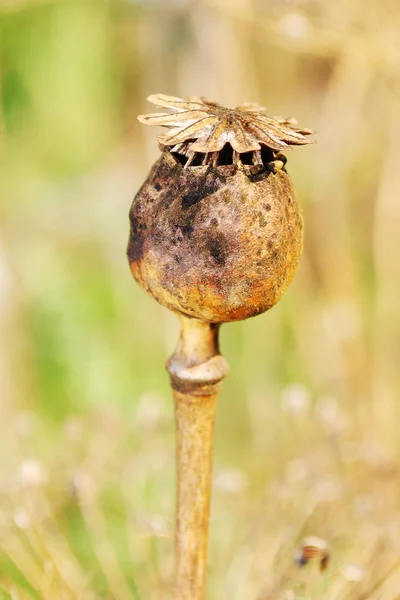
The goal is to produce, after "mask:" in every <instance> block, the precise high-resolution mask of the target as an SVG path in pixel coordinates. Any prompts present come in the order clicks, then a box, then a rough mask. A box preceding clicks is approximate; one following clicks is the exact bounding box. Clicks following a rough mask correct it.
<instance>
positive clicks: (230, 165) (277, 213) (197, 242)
mask: <svg viewBox="0 0 400 600" xmlns="http://www.w3.org/2000/svg"><path fill="white" fill-rule="evenodd" d="M149 100H150V101H151V102H153V103H154V104H156V105H157V106H160V107H163V108H164V107H165V108H168V109H169V110H170V112H168V113H155V114H150V115H143V116H140V117H138V118H139V120H140V121H141V122H142V123H146V124H149V125H161V126H163V127H165V128H168V131H167V132H166V133H163V134H161V135H160V136H159V137H158V141H159V143H160V147H161V150H162V154H161V156H160V158H159V160H158V161H157V162H156V164H155V165H154V166H153V168H152V170H151V172H150V174H149V176H148V178H147V179H146V181H145V182H144V184H143V185H142V187H141V189H140V190H139V192H138V194H137V195H136V197H135V199H134V201H133V204H132V208H131V212H130V223H131V230H130V238H129V244H128V258H129V262H130V266H131V270H132V274H133V276H134V277H135V279H136V280H137V281H138V283H139V284H140V285H141V286H142V287H143V288H144V289H146V290H147V291H148V292H149V293H150V294H151V295H152V296H153V297H154V298H155V299H156V300H157V301H158V302H160V303H161V304H163V305H164V306H166V307H167V308H169V309H171V310H173V311H175V312H177V313H180V314H183V315H186V316H190V317H195V318H198V319H201V320H203V321H208V322H211V323H223V322H227V321H235V320H240V319H245V318H247V317H251V316H254V315H257V314H259V313H262V312H264V311H266V310H268V309H269V308H271V307H272V306H273V305H274V304H275V303H276V302H277V301H278V300H279V298H280V297H281V296H282V294H283V293H284V291H285V290H286V288H287V286H288V285H289V283H290V282H291V280H292V278H293V276H294V273H295V271H296V269H297V266H298V263H299V260H300V256H301V252H302V241H303V234H302V230H303V226H302V219H301V215H300V211H299V207H298V205H297V202H296V200H295V197H294V194H293V190H292V186H291V183H290V180H289V177H288V175H287V173H286V169H285V163H286V158H285V157H284V156H283V155H282V154H281V151H282V150H286V149H287V150H289V149H290V148H292V147H293V146H295V145H303V144H307V143H309V142H310V141H311V140H310V138H309V135H310V134H311V133H312V132H311V131H310V130H309V129H300V128H298V127H297V125H296V122H295V120H293V119H284V118H281V117H268V116H266V115H265V114H264V112H263V109H262V108H261V107H259V106H257V105H254V104H247V105H243V106H240V107H237V108H235V109H230V108H225V107H223V106H220V105H219V104H216V103H214V102H210V101H208V100H205V99H203V98H196V97H192V98H190V100H189V101H186V100H183V99H181V98H174V97H170V96H164V95H161V94H159V95H155V96H150V97H149Z"/></svg>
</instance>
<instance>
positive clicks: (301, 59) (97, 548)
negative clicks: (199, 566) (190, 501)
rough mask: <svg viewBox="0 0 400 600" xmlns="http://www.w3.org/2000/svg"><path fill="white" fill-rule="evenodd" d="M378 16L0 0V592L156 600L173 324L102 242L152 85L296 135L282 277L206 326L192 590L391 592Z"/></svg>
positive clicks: (389, 22) (397, 331)
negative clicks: (254, 313)
mask: <svg viewBox="0 0 400 600" xmlns="http://www.w3.org/2000/svg"><path fill="white" fill-rule="evenodd" d="M399 30H400V8H399V6H398V4H397V3H396V2H391V1H390V0H383V1H379V2H378V0H372V1H371V2H369V3H368V4H366V3H364V2H361V0H341V1H340V2H336V3H332V5H328V4H327V3H325V2H323V1H322V0H321V1H318V0H304V1H299V0H287V1H285V2H281V3H276V2H272V1H271V0H232V1H230V2H223V1H222V0H199V1H197V2H195V1H190V0H174V1H170V2H162V1H161V0H158V1H157V0H152V1H150V0H148V1H147V2H145V1H144V0H143V1H142V2H140V1H137V2H133V1H131V2H129V1H128V0H126V1H122V0H79V1H78V0H53V1H48V2H46V1H44V0H0V98H1V109H0V198H1V199H0V400H1V405H0V408H1V422H0V448H1V459H0V503H1V510H0V536H1V541H0V547H1V550H2V552H1V554H0V583H1V587H2V589H3V592H1V593H2V594H3V595H1V596H0V597H1V598H5V599H7V600H8V599H12V600H15V599H17V598H18V599H21V600H25V599H26V598H45V599H47V598H49V599H50V598H51V599H53V598H60V599H63V598H71V597H72V598H85V599H86V598H118V599H125V598H127V597H132V598H137V599H139V598H141V599H142V598H145V599H146V600H148V599H150V600H151V599H153V598H154V599H157V600H160V599H161V598H164V597H165V598H167V597H169V590H170V584H171V573H172V564H173V563H172V554H173V550H172V548H173V539H172V532H173V526H172V522H173V514H174V485H175V484H174V451H173V419H172V402H171V399H170V391H169V387H168V380H167V376H166V373H165V371H164V369H163V363H164V362H165V360H166V359H167V357H168V355H169V354H170V353H171V352H172V349H173V347H174V344H175V341H176V339H177V333H178V329H177V323H176V322H175V318H174V317H173V316H172V315H169V314H167V311H165V310H164V309H162V308H161V307H159V306H158V305H156V303H155V302H154V301H153V300H152V299H151V298H149V297H147V296H146V294H145V293H144V292H143V291H142V290H140V289H139V288H138V287H137V286H136V284H135V283H134V282H133V280H132V278H131V276H130V274H129V269H128V265H127V261H126V258H125V248H126V243H127V237H128V219H127V214H128V210H129V206H130V202H131V200H132V197H133V196H134V193H135V191H136V190H137V189H138V187H139V185H140V184H141V182H142V181H143V180H144V178H145V176H146V174H147V172H148V170H149V168H150V166H151V164H152V162H153V161H154V160H155V158H156V156H157V153H158V150H157V144H156V140H155V132H153V131H147V130H146V131H145V130H144V129H145V128H142V127H141V126H140V125H139V124H137V122H136V115H137V114H138V113H142V112H145V111H146V110H147V107H146V102H145V98H146V96H147V95H148V94H150V93H158V92H163V93H167V94H168V93H169V94H173V95H178V96H189V95H205V96H208V97H210V98H212V99H215V100H218V101H220V102H222V103H226V104H228V105H235V104H240V103H243V102H246V101H256V102H259V103H260V104H263V105H265V106H267V107H268V111H269V112H270V113H271V114H284V115H290V114H295V115H296V117H298V119H299V122H300V124H301V125H304V126H306V127H312V128H314V129H315V130H316V131H317V144H316V145H315V146H314V147H312V148H303V149H299V150H297V151H296V152H294V153H293V155H291V156H289V163H288V169H289V172H290V174H291V176H292V178H293V181H294V183H295V186H296V188H297V193H298V198H299V200H300V202H301V203H302V205H303V208H304V218H305V224H306V245H305V253H304V258H303V261H302V266H301V268H300V270H299V273H298V275H297V276H296V279H295V282H294V283H293V285H292V287H291V289H290V290H289V291H288V293H287V294H286V297H285V298H284V299H283V300H282V301H281V303H280V305H279V306H277V307H276V308H274V309H273V310H272V311H271V313H268V314H265V315H263V316H260V317H258V318H257V319H253V320H249V321H248V322H244V323H236V324H231V325H226V326H224V327H223V329H222V349H223V353H224V355H225V356H226V357H227V359H228V361H229V363H230V366H231V373H230V375H229V378H228V379H227V381H226V383H225V385H224V388H223V393H222V396H221V402H220V407H219V416H218V423H217V432H216V453H215V463H216V478H215V490H214V508H213V523H212V533H211V559H210V586H209V588H210V598H230V599H232V600H236V599H237V600H239V598H240V599H241V598H255V599H256V598H257V600H263V599H264V598H265V599H266V598H271V597H277V598H282V599H286V600H289V599H295V598H313V599H314V598H329V599H332V600H334V599H337V598H359V599H361V598H380V599H383V600H394V599H395V598H396V597H398V596H396V594H398V590H399V588H400V572H398V571H396V570H393V568H392V567H393V564H396V561H397V557H398V555H399V551H400V539H399V535H398V531H399V530H400V517H399V511H398V506H399V505H398V489H399V481H400V480H399V473H398V464H399V456H400V448H399V436H398V426H397V424H398V422H399V417H400V415H399V406H398V400H399V396H400V393H399V392H400V380H399V377H398V365H399V363H400V305H399V302H398V297H399V292H400V266H399V265H400V262H399V260H398V258H399V253H400V236H399V235H398V231H399V230H400V202H399V197H400V171H399V167H398V165H399V164H400V153H399V152H400V151H399V147H398V135H399V132H400V108H399V107H400V101H399V91H400V87H399V81H400V79H399V74H400V44H399V34H398V32H399ZM310 534H312V535H314V534H316V535H320V536H322V537H324V538H326V539H327V540H328V541H329V543H330V546H331V554H332V558H331V566H330V568H329V570H328V572H327V573H325V574H320V573H319V571H318V569H317V570H315V569H314V570H313V568H312V566H311V568H310V569H308V567H307V568H306V569H305V570H304V569H303V570H301V569H298V567H297V566H296V565H295V564H293V560H292V555H293V551H294V549H295V548H296V545H297V544H298V543H299V540H300V539H301V538H302V536H304V535H310ZM348 562H351V563H353V562H357V563H360V564H361V565H362V566H363V569H364V570H363V571H362V578H361V579H362V580H361V581H359V582H357V581H355V580H354V577H355V575H354V574H353V575H354V577H353V581H351V580H350V579H351V578H350V579H349V577H350V576H349V575H348V576H345V575H343V572H344V571H343V565H345V564H346V563H348ZM391 569H392V570H391ZM360 572H361V571H360ZM346 577H347V579H346ZM274 594H275V596H273V595H274ZM291 594H292V595H291ZM363 594H364V595H363Z"/></svg>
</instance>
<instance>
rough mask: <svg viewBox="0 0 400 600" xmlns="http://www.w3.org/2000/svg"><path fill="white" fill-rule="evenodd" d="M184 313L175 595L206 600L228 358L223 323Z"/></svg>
mask: <svg viewBox="0 0 400 600" xmlns="http://www.w3.org/2000/svg"><path fill="white" fill-rule="evenodd" d="M179 318H180V321H181V333H180V337H179V340H178V345H177V347H176V350H175V352H174V354H173V355H172V357H171V358H170V360H169V361H168V363H167V369H168V371H169V374H170V376H171V385H172V389H173V393H174V398H175V418H176V439H177V444H176V450H177V479H178V486H177V487H178V490H177V517H176V567H175V592H174V600H189V599H190V600H204V598H205V587H206V567H207V542H208V529H209V515H210V495H211V478H212V452H213V440H214V422H215V413H216V407H217V400H218V392H219V387H220V383H221V381H222V379H223V378H224V377H225V375H226V374H227V372H228V364H227V362H226V360H225V359H224V357H223V356H221V354H220V353H219V346H218V333H219V327H220V326H219V325H217V324H212V323H206V322H203V321H199V320H198V319H192V318H188V317H184V316H180V317H179Z"/></svg>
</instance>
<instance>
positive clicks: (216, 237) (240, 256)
mask: <svg viewBox="0 0 400 600" xmlns="http://www.w3.org/2000/svg"><path fill="white" fill-rule="evenodd" d="M149 100H151V102H154V103H155V104H157V105H158V106H163V107H167V108H169V109H170V110H171V113H167V114H152V115H147V116H142V117H139V120H140V121H142V122H144V123H148V124H150V125H162V126H164V127H168V128H169V129H170V130H169V131H168V133H166V134H164V135H161V136H159V138H158V140H159V142H160V144H161V149H162V155H161V157H160V159H159V160H158V161H157V163H156V164H155V165H154V167H153V169H152V171H151V173H150V175H149V177H148V178H147V180H146V181H145V183H144V184H143V186H142V188H141V189H140V190H139V192H138V194H137V195H136V198H135V199H134V201H133V204H132V208H131V213H130V220H131V232H130V238H129V244H128V257H129V262H130V266H131V270H132V273H133V275H134V277H135V279H136V280H137V281H138V282H139V283H140V284H141V285H142V286H143V287H144V288H145V289H146V290H147V291H148V292H149V293H150V294H151V295H152V296H154V298H155V299H156V300H158V302H160V303H161V304H163V305H164V306H166V307H167V308H169V309H171V310H173V311H174V312H176V313H178V315H179V316H180V321H181V333H180V337H179V340H178V345H177V347H176V350H175V352H174V354H173V355H172V357H171V358H170V360H169V361H168V363H167V369H168V371H169V374H170V376H171V385H172V388H173V391H174V397H175V416H176V431H177V436H176V437H177V467H178V468H177V470H178V493H177V520H176V567H175V591H174V599H175V600H188V599H189V598H190V600H204V597H205V585H206V564H207V537H208V522H209V514H210V490H211V473H212V446H213V433H214V419H215V412H216V405H217V399H218V391H219V384H220V382H221V381H222V379H223V378H224V376H225V375H226V373H227V372H228V365H227V362H226V360H225V359H224V358H223V356H221V354H220V352H219V347H218V331H219V326H220V324H221V323H224V322H227V321H235V320H239V319H246V318H247V317H251V316H253V315H256V314H259V313H261V312H264V311H265V310H267V309H269V308H271V306H273V305H274V304H275V303H276V302H277V301H278V300H279V298H280V296H281V295H282V294H283V292H284V291H285V289H286V287H287V286H288V284H289V283H290V281H291V279H292V277H293V275H294V272H295V270H296V268H297V265H298V262H299V259H300V255H301V250H302V221H301V217H300V213H299V209H298V206H297V204H296V201H295V199H294V196H293V192H292V188H291V185H290V181H289V178H288V176H287V174H286V171H285V170H284V165H285V162H286V159H285V158H284V157H283V156H282V155H281V154H279V152H280V151H281V150H282V149H284V148H289V147H290V146H291V145H299V144H306V143H308V142H309V140H308V139H307V137H306V136H307V135H308V134H310V133H311V132H310V131H309V130H306V129H303V130H302V129H298V128H297V127H296V126H295V123H294V122H293V121H289V120H286V119H280V118H271V117H267V116H266V115H264V114H263V112H262V109H261V108H260V107H257V106H255V105H245V106H242V107H238V108H236V109H228V108H224V107H222V106H220V105H218V104H215V103H213V102H209V101H207V100H204V99H203V98H191V99H190V100H189V101H188V102H187V101H185V100H182V99H180V98H173V97H170V96H163V95H161V94H159V95H157V96H150V98H149ZM193 317H195V318H193Z"/></svg>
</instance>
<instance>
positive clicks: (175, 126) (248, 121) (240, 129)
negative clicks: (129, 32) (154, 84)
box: [138, 94, 313, 154]
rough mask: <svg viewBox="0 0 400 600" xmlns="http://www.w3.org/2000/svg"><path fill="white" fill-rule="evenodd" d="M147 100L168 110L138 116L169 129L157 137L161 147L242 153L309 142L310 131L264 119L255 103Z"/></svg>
mask: <svg viewBox="0 0 400 600" xmlns="http://www.w3.org/2000/svg"><path fill="white" fill-rule="evenodd" d="M148 100H149V101H150V102H152V103H153V104H155V105H156V106H158V107H163V108H168V109H169V110H170V111H171V112H167V113H152V114H148V115H140V116H139V117H138V119H139V121H140V122H141V123H144V124H146V125H160V126H162V127H167V128H168V129H169V131H168V132H167V133H164V134H161V135H160V136H158V138H157V139H158V141H159V142H160V144H161V145H162V146H166V147H173V146H177V145H180V144H185V145H187V147H188V148H187V149H188V150H189V151H190V152H191V153H193V152H201V153H211V152H219V151H221V150H222V149H223V147H224V146H225V145H226V144H230V146H231V147H232V149H233V150H234V151H235V152H237V153H239V154H243V153H245V152H254V151H257V150H260V149H261V148H262V146H264V147H267V148H269V149H271V150H273V151H280V150H288V149H290V147H291V146H299V145H303V144H309V143H311V142H312V140H311V139H310V138H308V137H307V136H309V135H310V134H312V133H313V132H312V131H311V130H310V129H301V128H298V127H297V126H296V121H295V119H285V118H281V117H268V116H267V115H265V114H264V112H263V111H264V109H263V108H262V107H261V106H258V105H257V104H244V105H242V106H237V107H236V108H225V107H224V106H221V105H220V104H217V103H216V102H211V101H209V100H206V99H205V98H197V97H196V96H192V97H190V98H189V100H183V99H182V98H175V97H174V96H165V95H164V94H154V95H152V96H149V97H148Z"/></svg>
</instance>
